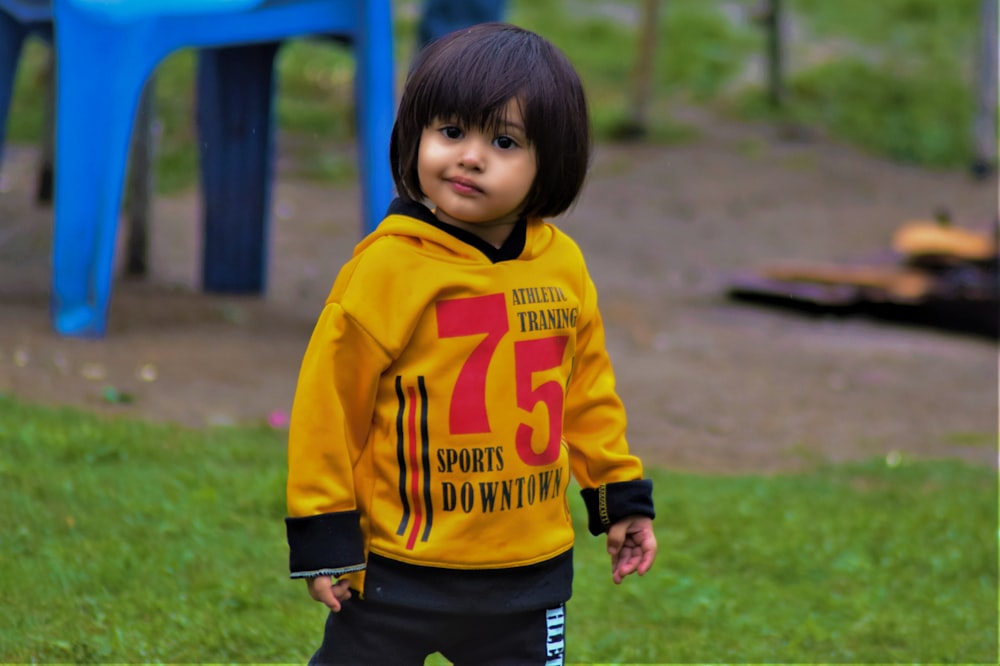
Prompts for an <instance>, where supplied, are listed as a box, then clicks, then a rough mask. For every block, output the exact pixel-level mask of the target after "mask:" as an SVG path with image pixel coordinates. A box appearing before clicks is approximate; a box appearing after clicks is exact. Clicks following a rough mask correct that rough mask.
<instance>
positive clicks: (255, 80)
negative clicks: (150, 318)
mask: <svg viewBox="0 0 1000 666" xmlns="http://www.w3.org/2000/svg"><path fill="white" fill-rule="evenodd" d="M278 47H279V44H277V43H273V44H253V45H247V46H235V47H225V48H215V49H204V50H202V51H201V52H200V53H199V57H198V97H197V99H198V111H197V116H198V130H199V142H198V145H199V148H200V158H201V178H202V196H203V201H204V206H203V210H204V218H203V233H204V249H203V256H202V285H203V287H204V288H205V290H206V291H215V292H226V293H260V292H262V291H263V290H264V287H265V285H266V284H267V256H268V252H267V250H268V232H269V229H268V227H269V218H270V205H271V187H272V185H271V177H272V172H273V154H274V141H273V135H274V131H273V124H274V122H273V114H272V112H271V111H272V104H273V99H274V56H275V54H276V53H277V50H278Z"/></svg>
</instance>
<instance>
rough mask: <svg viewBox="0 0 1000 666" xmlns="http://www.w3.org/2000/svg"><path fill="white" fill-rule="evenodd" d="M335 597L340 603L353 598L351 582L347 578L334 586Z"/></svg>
mask: <svg viewBox="0 0 1000 666" xmlns="http://www.w3.org/2000/svg"><path fill="white" fill-rule="evenodd" d="M333 596H335V597H336V598H337V599H338V600H340V601H347V600H348V599H350V598H351V582H350V581H349V580H347V579H346V578H343V579H341V580H338V581H337V584H336V585H334V586H333Z"/></svg>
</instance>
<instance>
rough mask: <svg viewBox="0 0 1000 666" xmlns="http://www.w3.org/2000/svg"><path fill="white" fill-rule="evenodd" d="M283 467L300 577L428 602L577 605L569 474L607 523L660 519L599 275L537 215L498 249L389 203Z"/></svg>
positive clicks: (322, 353)
mask: <svg viewBox="0 0 1000 666" xmlns="http://www.w3.org/2000/svg"><path fill="white" fill-rule="evenodd" d="M288 463H289V475H288V489H287V492H288V495H287V499H288V511H289V518H288V519H287V520H286V524H287V531H288V541H289V546H290V549H291V553H290V565H291V572H292V576H293V577H310V576H317V575H333V576H340V575H348V576H350V577H351V584H352V587H353V588H355V589H356V590H358V591H359V592H360V593H361V594H362V595H363V596H364V597H365V598H374V599H379V600H382V601H386V602H389V603H396V604H400V605H406V606H411V607H417V608H430V609H438V610H452V611H462V610H479V611H483V610H487V609H488V610H490V611H493V610H496V611H503V610H521V609H529V608H541V607H550V606H554V605H557V604H558V603H562V602H564V601H565V600H566V599H568V598H569V595H570V585H571V580H572V545H573V527H572V523H571V519H570V515H569V510H568V506H567V503H566V491H567V488H568V485H569V482H570V473H572V475H573V476H574V477H575V478H576V479H577V481H578V482H579V484H580V486H581V487H582V488H583V495H584V499H585V501H586V504H587V508H588V513H589V518H590V531H591V532H593V533H594V534H599V533H601V532H602V531H605V530H606V529H607V528H608V527H609V526H610V525H611V524H612V523H614V522H615V521H616V520H618V519H621V518H624V517H625V516H627V515H632V514H642V515H649V516H652V515H653V508H652V497H651V493H652V488H651V484H650V482H649V481H646V480H642V465H641V463H640V461H639V460H638V459H637V458H636V457H634V456H632V455H630V454H629V453H628V446H627V444H626V440H625V411H624V409H623V407H622V404H621V401H620V400H619V398H618V396H617V394H616V393H615V381H614V376H613V373H612V369H611V363H610V361H609V359H608V355H607V352H606V350H605V344H604V329H603V326H602V323H601V317H600V313H599V311H598V309H597V293H596V291H595V288H594V284H593V282H592V281H591V279H590V277H589V275H588V273H587V270H586V266H585V263H584V259H583V256H582V254H581V252H580V250H579V248H578V247H577V245H576V244H575V243H574V242H573V241H572V240H571V239H570V238H569V237H568V236H566V235H565V234H564V233H563V232H561V231H560V230H559V229H557V228H556V227H554V226H552V225H550V224H548V223H546V222H544V221H542V220H531V221H525V220H522V221H521V222H519V223H518V225H517V226H516V227H515V229H514V231H513V232H512V234H511V236H510V238H509V239H508V240H507V242H506V243H505V244H504V246H503V247H501V248H499V249H497V248H493V247H492V246H490V245H488V244H486V243H485V242H483V241H481V240H480V239H479V238H477V237H476V236H474V235H472V234H469V233H467V232H464V231H462V230H459V229H455V228H453V227H450V226H447V225H444V224H442V223H440V222H438V221H437V220H436V218H435V217H434V216H433V214H431V212H430V211H429V210H427V209H426V208H425V207H424V206H421V205H419V204H413V203H404V202H401V201H399V200H397V201H396V202H394V203H393V205H392V207H391V208H390V210H389V214H388V216H387V217H386V219H385V220H383V222H382V223H381V224H380V225H379V227H378V228H377V229H376V230H375V231H374V232H373V233H372V234H371V235H369V236H368V237H367V238H365V239H364V240H363V241H362V242H361V243H360V244H359V245H358V246H357V248H356V249H355V251H354V256H353V258H352V259H351V261H350V262H349V263H348V264H346V265H345V266H344V268H343V269H342V270H341V271H340V274H339V275H338V277H337V280H336V281H335V283H334V285H333V288H332V290H331V292H330V295H329V297H328V298H327V301H326V305H325V307H324V308H323V311H322V314H321V315H320V317H319V321H318V322H317V324H316V327H315V330H314V331H313V335H312V338H311V340H310V342H309V345H308V348H307V350H306V353H305V357H304V359H303V362H302V368H301V371H300V374H299V381H298V387H297V389H296V394H295V403H294V407H293V409H292V417H291V427H290V432H289V442H288ZM498 606H499V607H498Z"/></svg>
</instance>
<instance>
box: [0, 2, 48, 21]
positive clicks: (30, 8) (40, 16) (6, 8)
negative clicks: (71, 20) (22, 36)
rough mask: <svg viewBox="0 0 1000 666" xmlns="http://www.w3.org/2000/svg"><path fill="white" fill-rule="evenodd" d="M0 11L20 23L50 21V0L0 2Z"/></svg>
mask: <svg viewBox="0 0 1000 666" xmlns="http://www.w3.org/2000/svg"><path fill="white" fill-rule="evenodd" d="M0 11H3V12H6V13H7V14H10V15H11V16H13V17H14V18H15V19H17V20H18V21H19V22H21V23H37V22H39V21H51V20H52V0H0Z"/></svg>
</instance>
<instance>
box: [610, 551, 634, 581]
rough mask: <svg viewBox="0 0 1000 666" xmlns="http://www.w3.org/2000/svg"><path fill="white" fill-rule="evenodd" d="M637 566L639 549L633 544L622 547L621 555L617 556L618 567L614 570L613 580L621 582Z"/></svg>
mask: <svg viewBox="0 0 1000 666" xmlns="http://www.w3.org/2000/svg"><path fill="white" fill-rule="evenodd" d="M638 566H639V551H638V549H637V548H635V547H634V546H625V547H624V548H622V553H621V556H620V557H619V558H618V567H617V568H616V569H615V571H614V579H615V582H616V583H618V582H621V581H622V580H624V579H625V577H626V576H628V575H629V574H631V573H635V570H636V569H637V568H638Z"/></svg>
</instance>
